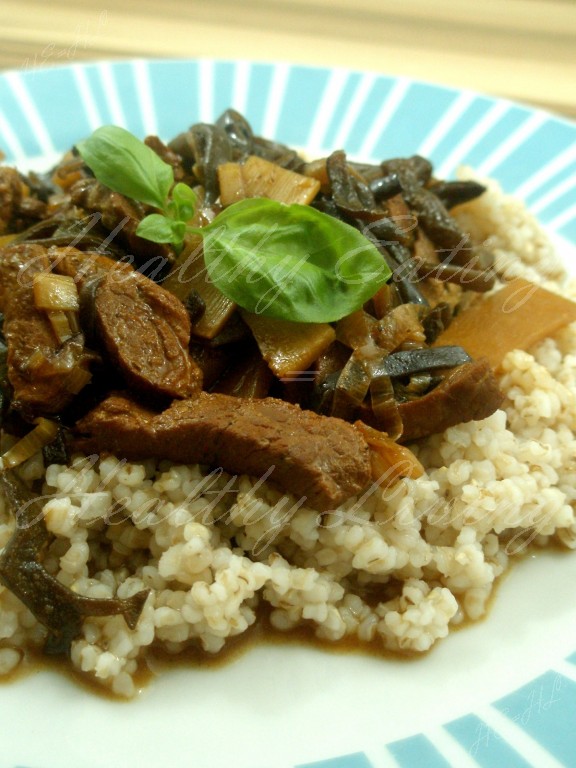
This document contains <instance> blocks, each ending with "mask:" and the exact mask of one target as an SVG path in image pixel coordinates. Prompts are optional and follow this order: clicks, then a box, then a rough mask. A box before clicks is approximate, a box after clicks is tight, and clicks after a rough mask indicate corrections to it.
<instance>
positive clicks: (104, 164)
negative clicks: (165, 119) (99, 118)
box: [76, 125, 174, 209]
mask: <svg viewBox="0 0 576 768" xmlns="http://www.w3.org/2000/svg"><path fill="white" fill-rule="evenodd" d="M76 148H77V149H78V152H79V153H80V155H81V156H82V158H83V160H84V162H85V163H86V165H87V166H88V167H89V168H90V169H91V170H92V172H93V173H94V175H95V176H96V178H97V179H98V181H100V182H102V184H105V185H106V186H107V187H110V189H112V190H114V191H115V192H119V193H120V194H122V195H126V197H130V198H132V199H133V200H137V201H139V202H141V203H147V204H148V205H153V206H155V207H156V208H161V209H163V208H164V206H165V204H166V199H167V197H168V195H169V193H170V190H171V188H172V186H173V184H174V171H173V170H172V166H170V165H168V163H165V162H164V161H163V160H162V159H161V158H160V157H158V155H157V154H156V153H155V152H154V151H153V150H152V149H150V147H148V146H146V144H144V142H142V141H140V140H139V139H137V138H136V137H135V136H134V135H132V134H131V133H130V132H129V131H127V130H125V129H124V128H119V127H118V126H115V125H104V126H102V127H101V128H97V129H96V130H95V131H94V133H92V135H91V136H89V137H88V138H87V139H84V140H83V141H80V142H79V143H78V144H77V145H76Z"/></svg>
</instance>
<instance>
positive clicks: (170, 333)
mask: <svg viewBox="0 0 576 768" xmlns="http://www.w3.org/2000/svg"><path fill="white" fill-rule="evenodd" d="M95 311H96V326H97V329H98V333H99V335H100V337H101V339H102V341H103V343H104V346H105V348H106V351H107V353H108V356H109V357H110V359H111V361H112V363H113V364H114V365H117V366H118V367H119V369H120V370H121V372H122V374H123V376H124V378H125V380H126V383H127V384H128V386H130V387H134V388H135V389H137V390H140V391H144V392H149V393H152V394H162V395H166V396H167V397H170V398H172V397H191V396H192V395H196V394H198V392H199V391H200V389H201V388H202V372H201V370H200V368H199V367H198V365H196V363H195V362H194V360H192V358H191V356H190V354H189V351H188V344H189V341H190V329H191V326H190V318H189V317H188V313H187V312H186V308H185V307H184V305H183V304H182V303H181V302H180V301H179V300H178V299H177V298H176V297H175V296H173V295H172V294H171V293H169V292H168V291H166V290H164V288H161V287H160V286H159V285H157V284H156V283H154V282H152V280H149V279H148V278H147V277H144V275H142V274H140V273H139V272H131V273H129V274H123V273H121V272H119V271H115V270H112V271H111V272H108V273H106V274H105V275H104V277H103V278H102V280H101V282H100V284H99V285H98V288H97V290H96V298H95Z"/></svg>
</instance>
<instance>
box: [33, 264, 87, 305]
mask: <svg viewBox="0 0 576 768" xmlns="http://www.w3.org/2000/svg"><path fill="white" fill-rule="evenodd" d="M33 290H34V304H35V305H36V307H37V308H38V309H46V310H49V311H60V312H77V311H78V309H79V308H80V303H79V298H78V288H77V287H76V283H75V282H74V278H73V277H68V276H67V275H56V274H54V273H53V272H40V273H38V274H37V275H34V286H33Z"/></svg>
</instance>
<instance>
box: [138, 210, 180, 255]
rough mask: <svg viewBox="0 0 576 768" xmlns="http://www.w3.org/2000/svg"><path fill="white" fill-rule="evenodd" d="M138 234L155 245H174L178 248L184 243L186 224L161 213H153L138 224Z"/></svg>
mask: <svg viewBox="0 0 576 768" xmlns="http://www.w3.org/2000/svg"><path fill="white" fill-rule="evenodd" d="M136 234H137V235H138V237H144V238H146V240H152V242H154V243H172V244H173V245H175V246H177V247H178V246H179V245H181V244H182V242H183V241H184V235H185V234H186V224H185V223H184V222H183V221H176V220H175V219H171V218H169V217H168V216H164V215H163V214H161V213H151V214H150V215H149V216H146V217H145V218H143V219H142V221H141V222H140V223H139V224H138V227H137V228H136Z"/></svg>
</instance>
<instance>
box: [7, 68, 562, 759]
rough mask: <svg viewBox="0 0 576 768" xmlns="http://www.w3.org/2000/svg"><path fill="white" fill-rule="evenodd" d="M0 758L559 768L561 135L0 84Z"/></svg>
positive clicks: (310, 83)
mask: <svg viewBox="0 0 576 768" xmlns="http://www.w3.org/2000/svg"><path fill="white" fill-rule="evenodd" d="M0 101H1V103H2V113H1V114H0V149H1V151H2V153H3V162H2V166H1V167H0V246H1V250H0V286H1V288H0V302H1V306H0V309H1V312H2V344H1V352H2V368H1V370H2V381H1V390H2V438H1V440H2V442H1V446H0V448H1V461H2V471H1V473H0V486H1V500H2V505H1V508H0V512H1V517H0V548H1V554H0V584H1V586H0V672H1V673H2V680H3V683H2V685H0V702H1V703H2V712H3V718H2V727H1V740H2V758H1V760H0V763H1V765H2V768H4V767H5V768H16V767H17V766H18V767H19V768H72V767H73V766H74V768H76V766H78V765H82V766H84V767H85V768H99V767H100V766H102V765H106V766H107V767H108V768H116V767H118V768H120V766H126V765H133V764H138V765H139V766H141V767H142V768H153V767H154V768H155V767H156V766H157V765H159V764H163V763H168V764H170V765H171V766H174V768H184V766H190V765H193V766H199V767H200V768H219V767H220V766H222V767H224V766H230V765H234V766H237V767H238V768H314V767H315V768H381V767H382V766H414V765H427V766H447V765H455V766H456V765H457V766H459V767H460V766H477V765H481V766H494V765H510V766H530V765H538V766H542V767H545V766H550V767H551V768H554V767H557V766H561V765H570V764H571V762H572V761H573V755H574V752H575V751H576V737H575V735H574V729H573V720H574V716H575V714H576V631H575V630H576V606H575V605H574V599H573V584H574V583H575V580H576V557H575V556H574V554H573V550H574V549H575V548H576V519H575V511H576V510H575V503H576V496H575V491H574V487H575V481H576V464H575V462H576V437H575V430H576V285H575V283H574V280H573V278H572V275H573V274H574V258H575V255H576V248H575V246H576V184H575V179H576V126H575V125H574V124H573V123H571V122H569V121H566V120H563V119H561V118H558V117H555V116H553V115H550V114H547V113H545V112H542V111H538V110H534V109H531V108H529V107H527V106H523V105H520V104H515V103H511V102H507V101H505V100H501V99H495V98H491V97H489V96H486V95H481V94H477V93H473V92H468V91H461V90H457V89H453V88H446V87H443V86H440V85H436V84H432V83H426V82H419V81H414V80H410V79H407V78H398V77H389V76H386V75H382V74H378V73H372V72H359V71H350V70H346V69H338V68H336V69H328V68H319V67H316V68H314V67H306V66H300V65H298V66H297V65H291V64H288V63H282V62H280V63H258V62H247V61H223V60H195V61H192V60H190V61H179V60H166V61H159V60H135V61H123V62H98V63H88V64H73V65H70V66H66V67H54V68H46V69H38V70H29V71H24V70H21V71H10V72H5V73H3V74H2V75H1V76H0Z"/></svg>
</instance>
